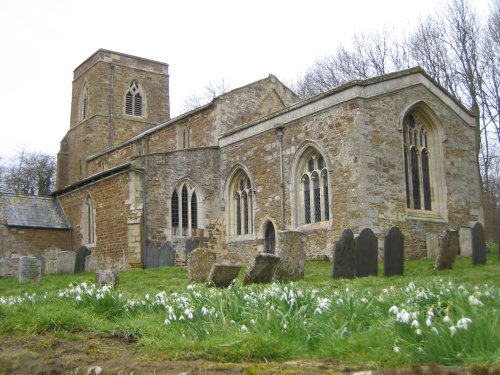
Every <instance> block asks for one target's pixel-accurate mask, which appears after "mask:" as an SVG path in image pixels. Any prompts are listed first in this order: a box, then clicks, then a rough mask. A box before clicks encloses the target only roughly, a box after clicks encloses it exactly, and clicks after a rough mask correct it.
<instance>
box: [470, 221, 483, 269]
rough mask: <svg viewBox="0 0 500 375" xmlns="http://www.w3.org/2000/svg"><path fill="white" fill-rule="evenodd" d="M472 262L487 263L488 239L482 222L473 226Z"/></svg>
mask: <svg viewBox="0 0 500 375" xmlns="http://www.w3.org/2000/svg"><path fill="white" fill-rule="evenodd" d="M472 264H474V265H475V264H486V240H485V236H484V229H483V226H482V225H481V223H476V224H474V226H473V227H472Z"/></svg>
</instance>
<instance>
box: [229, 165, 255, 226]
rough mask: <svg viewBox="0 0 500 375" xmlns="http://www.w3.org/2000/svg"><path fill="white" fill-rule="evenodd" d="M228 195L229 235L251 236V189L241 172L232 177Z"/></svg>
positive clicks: (245, 176) (244, 174)
mask: <svg viewBox="0 0 500 375" xmlns="http://www.w3.org/2000/svg"><path fill="white" fill-rule="evenodd" d="M229 194H230V196H229V199H230V207H229V225H230V233H231V234H232V235H236V236H242V235H249V234H253V189H252V184H251V182H250V179H249V178H248V176H247V174H246V173H245V172H243V171H242V170H240V171H238V172H237V173H236V174H235V175H234V176H233V178H232V180H231V184H230V190H229Z"/></svg>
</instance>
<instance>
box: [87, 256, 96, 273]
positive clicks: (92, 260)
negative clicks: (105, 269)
mask: <svg viewBox="0 0 500 375" xmlns="http://www.w3.org/2000/svg"><path fill="white" fill-rule="evenodd" d="M98 269H99V257H98V256H97V255H95V254H90V255H87V256H86V257H85V272H95V271H97V270H98Z"/></svg>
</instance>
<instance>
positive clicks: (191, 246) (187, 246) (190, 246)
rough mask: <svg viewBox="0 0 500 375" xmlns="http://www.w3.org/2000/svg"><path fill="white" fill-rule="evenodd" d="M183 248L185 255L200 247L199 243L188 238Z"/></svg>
mask: <svg viewBox="0 0 500 375" xmlns="http://www.w3.org/2000/svg"><path fill="white" fill-rule="evenodd" d="M184 246H185V247H184V248H185V251H186V253H190V252H191V251H193V250H196V249H197V248H198V247H199V246H200V241H193V240H192V239H190V238H188V239H187V240H186V242H185V244H184Z"/></svg>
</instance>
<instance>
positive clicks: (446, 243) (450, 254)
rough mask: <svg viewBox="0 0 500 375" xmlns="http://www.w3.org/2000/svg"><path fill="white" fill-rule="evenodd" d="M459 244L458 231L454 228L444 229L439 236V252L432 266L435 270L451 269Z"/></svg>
mask: <svg viewBox="0 0 500 375" xmlns="http://www.w3.org/2000/svg"><path fill="white" fill-rule="evenodd" d="M459 246H460V243H459V240H458V232H457V231H456V230H445V231H444V232H443V234H442V235H441V236H439V252H438V256H437V258H436V263H435V264H434V268H435V269H436V270H446V269H450V270H451V269H452V268H453V262H454V261H455V257H456V256H457V253H458V249H459Z"/></svg>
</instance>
